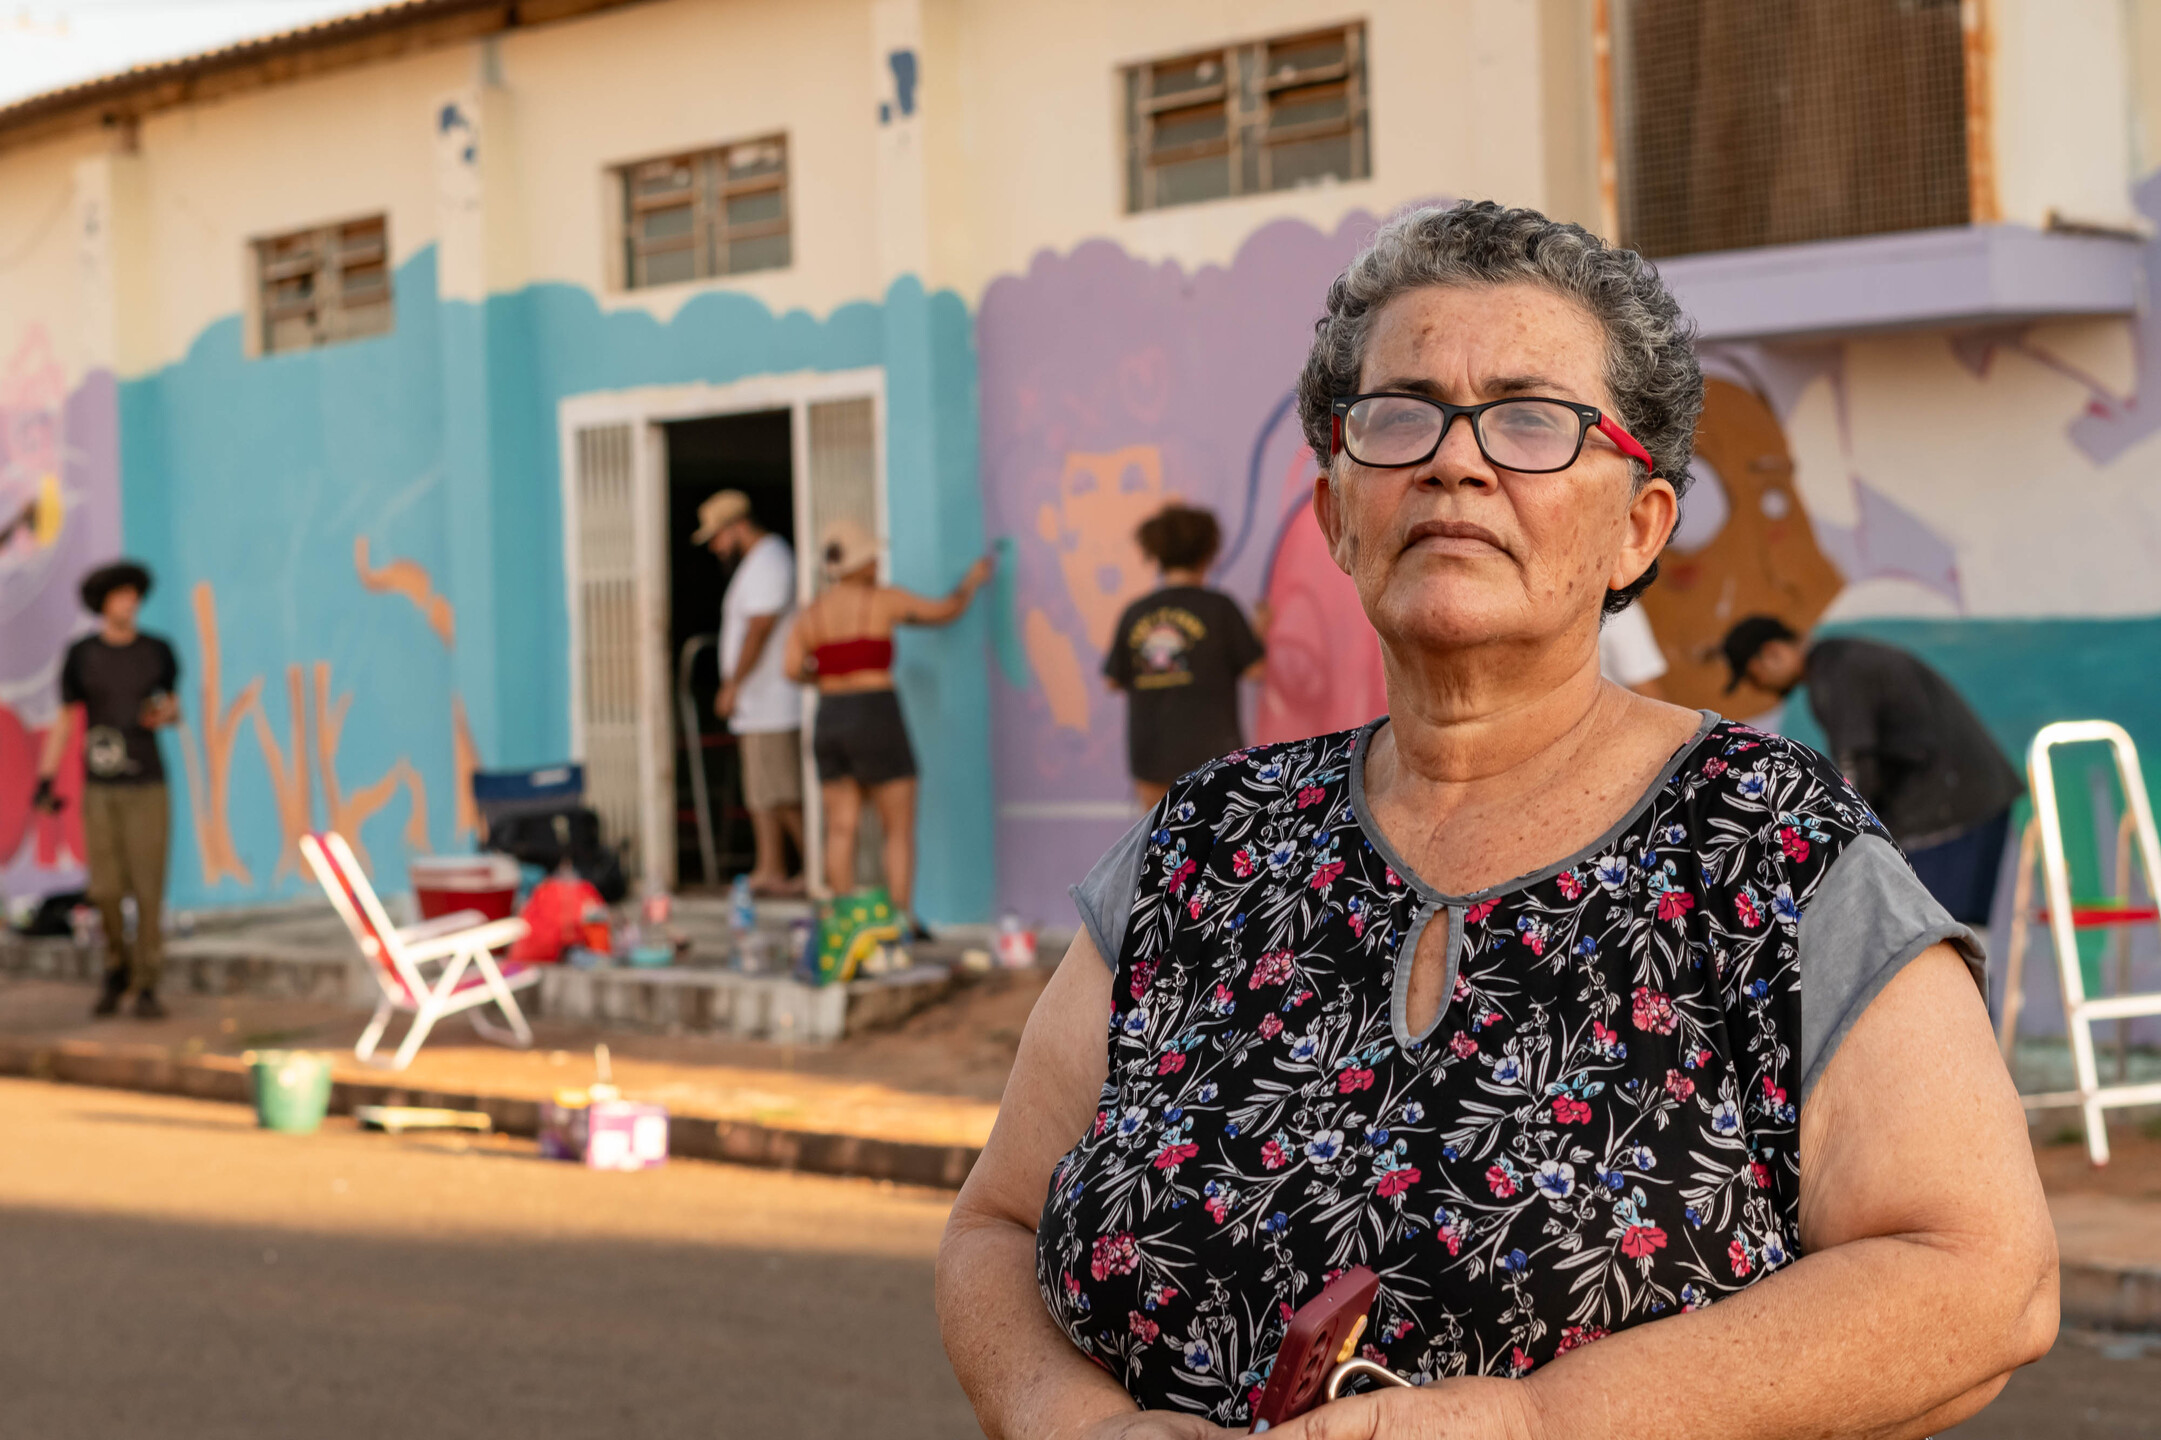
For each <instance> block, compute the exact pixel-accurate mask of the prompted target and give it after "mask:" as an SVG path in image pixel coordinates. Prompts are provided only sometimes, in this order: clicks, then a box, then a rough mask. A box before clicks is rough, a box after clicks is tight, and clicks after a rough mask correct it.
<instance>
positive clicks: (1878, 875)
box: [1800, 835, 1988, 1104]
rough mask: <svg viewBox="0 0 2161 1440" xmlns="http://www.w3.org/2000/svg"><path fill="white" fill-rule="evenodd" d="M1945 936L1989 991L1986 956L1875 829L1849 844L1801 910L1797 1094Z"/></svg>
mask: <svg viewBox="0 0 2161 1440" xmlns="http://www.w3.org/2000/svg"><path fill="white" fill-rule="evenodd" d="M1944 940H1948V941H1950V942H1951V944H1952V946H1953V947H1955V948H1956V949H1957V950H1958V951H1959V953H1960V954H1961V955H1963V956H1964V957H1965V961H1966V968H1967V969H1968V970H1970V971H1972V972H1973V979H1974V983H1975V984H1977V985H1979V986H1980V987H1981V995H1982V998H1983V999H1984V1000H1986V999H1987V997H1988V971H1987V968H1986V967H1987V963H1988V957H1987V956H1986V955H1985V954H1983V953H1982V949H1981V942H1980V940H1979V939H1977V938H1976V937H1975V935H1974V933H1973V932H1972V931H1971V930H1968V929H1967V928H1966V927H1965V926H1963V925H1961V924H1959V923H1958V922H1957V921H1956V920H1953V919H1952V918H1951V916H1950V914H1949V912H1947V911H1946V910H1945V909H1944V908H1943V906H1941V905H1939V904H1938V903H1936V897H1935V896H1933V895H1931V894H1929V893H1928V890H1927V888H1926V887H1925V886H1923V885H1922V884H1921V881H1920V878H1919V877H1918V876H1916V875H1915V874H1914V873H1913V867H1912V866H1910V865H1908V864H1907V863H1906V860H1905V857H1904V856H1902V855H1900V854H1899V853H1898V851H1897V850H1896V849H1895V848H1893V846H1892V845H1891V842H1889V841H1888V840H1885V839H1884V838H1883V837H1882V836H1880V835H1863V836H1861V837H1860V838H1859V839H1857V840H1855V841H1854V842H1853V843H1852V844H1850V845H1848V846H1847V847H1846V849H1845V851H1844V853H1842V854H1841V855H1840V856H1839V857H1838V859H1836V860H1834V861H1832V862H1831V871H1830V873H1829V874H1828V875H1825V876H1824V877H1823V882H1822V883H1821V884H1820V885H1818V886H1817V887H1816V893H1815V895H1814V896H1813V897H1812V898H1811V899H1810V900H1809V904H1808V909H1807V910H1806V911H1804V912H1803V913H1802V915H1801V938H1800V946H1801V1100H1802V1103H1803V1104H1806V1103H1807V1101H1808V1095H1809V1092H1810V1091H1811V1090H1814V1089H1815V1088H1816V1080H1817V1077H1819V1076H1821V1075H1822V1074H1823V1067H1824V1066H1826V1065H1828V1064H1830V1063H1831V1057H1832V1056H1833V1055H1835V1054H1837V1053H1838V1047H1839V1043H1840V1042H1841V1041H1843V1040H1844V1039H1845V1038H1846V1032H1847V1031H1849V1030H1851V1029H1852V1028H1853V1023H1854V1021H1856V1020H1858V1019H1860V1018H1861V1012H1862V1011H1864V1010H1866V1009H1867V1008H1868V1006H1869V1002H1870V1001H1872V1000H1874V999H1875V998H1876V996H1877V994H1878V993H1879V992H1880V991H1882V989H1883V987H1884V986H1886V985H1888V984H1890V983H1891V978H1892V977H1893V976H1895V975H1896V974H1898V972H1899V971H1901V970H1903V969H1905V968H1906V962H1907V961H1909V960H1912V959H1913V958H1914V957H1916V956H1917V955H1919V954H1920V953H1921V952H1922V951H1923V950H1926V949H1928V947H1929V946H1931V945H1934V944H1936V943H1938V942H1939V941H1944Z"/></svg>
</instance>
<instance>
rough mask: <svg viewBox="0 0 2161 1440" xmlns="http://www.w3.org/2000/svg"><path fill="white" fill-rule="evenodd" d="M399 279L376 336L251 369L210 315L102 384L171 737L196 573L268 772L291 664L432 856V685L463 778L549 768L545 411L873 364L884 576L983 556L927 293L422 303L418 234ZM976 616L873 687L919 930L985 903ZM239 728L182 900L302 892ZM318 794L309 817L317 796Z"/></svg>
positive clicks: (966, 457)
mask: <svg viewBox="0 0 2161 1440" xmlns="http://www.w3.org/2000/svg"><path fill="white" fill-rule="evenodd" d="M396 295H397V318H396V325H395V328H394V330H393V331H392V333H391V334H389V335H387V336H383V337H380V338H375V339H369V340H361V341H354V342H349V343H345V344H340V345H334V346H329V347H325V348H322V349H319V350H312V351H307V352H303V353H299V354H289V355H275V356H265V357H261V358H255V359H250V358H247V357H246V356H245V355H244V354H243V352H242V344H241V322H240V321H239V320H238V319H237V318H231V319H226V320H222V321H220V322H218V323H217V324H214V325H212V326H210V327H209V328H208V329H206V330H205V331H204V332H203V334H202V335H201V336H200V337H198V339H197V340H196V342H195V343H194V345H192V346H191V347H190V349H189V352H188V355H187V357H186V358H185V359H184V360H182V361H180V362H178V363H176V364H174V365H171V366H168V367H166V368H165V369H163V370H160V371H157V372H155V373H153V374H150V375H148V376H145V377H142V378H141V379H137V380H133V381H129V382H126V383H125V384H123V386H122V387H121V397H120V423H121V449H122V455H123V497H124V514H125V525H126V541H127V545H128V548H129V549H130V550H131V551H132V552H133V553H136V554H139V555H142V556H143V557H144V558H145V559H146V560H148V561H149V563H150V564H151V565H152V566H153V567H155V568H156V569H157V571H158V572H159V575H160V578H161V584H160V588H159V590H158V592H157V594H156V595H155V596H154V597H153V598H152V600H151V602H150V605H149V607H148V608H147V611H146V623H148V624H150V625H151V626H153V627H154V628H156V629H158V630H160V631H162V632H163V633H165V634H168V635H170V636H171V637H172V638H173V639H174V641H175V642H176V644H177V645H178V646H179V648H180V650H181V653H182V656H183V664H184V666H185V667H186V669H187V675H186V676H185V677H184V681H183V698H184V700H185V702H186V703H187V705H188V707H189V710H190V719H191V733H190V736H189V737H187V738H188V739H189V740H190V741H191V742H193V743H194V744H196V745H198V746H199V745H200V737H201V735H202V733H203V722H204V721H206V720H210V719H214V718H215V717H211V716H206V715H203V714H201V713H199V712H200V711H201V709H202V706H201V696H200V691H199V688H198V687H199V685H200V683H201V680H202V675H203V669H202V667H203V662H204V659H205V656H206V650H205V644H204V642H205V638H206V637H205V636H204V635H203V634H201V633H199V632H198V627H197V621H196V616H195V613H194V610H193V608H192V606H191V594H192V592H193V591H194V589H195V587H196V586H197V585H198V584H199V583H207V584H208V585H209V586H210V587H211V590H212V593H213V594H214V597H215V602H216V614H217V628H218V638H219V643H220V646H221V657H220V658H221V661H222V672H223V673H222V688H223V691H224V698H225V700H226V702H227V703H228V704H230V703H231V702H232V699H233V697H234V696H235V695H237V694H240V693H241V692H242V690H243V687H245V686H247V685H248V684H249V683H250V682H251V681H253V680H255V679H257V678H258V677H260V678H261V679H262V681H263V691H262V715H263V719H264V721H265V722H267V724H268V726H269V729H270V732H271V734H272V737H273V739H275V740H277V741H278V742H279V743H280V745H281V748H282V749H283V750H284V752H285V760H286V763H287V765H288V766H289V765H290V762H291V750H292V747H291V743H290V740H289V739H288V738H287V737H288V735H289V726H290V723H291V722H290V716H289V714H288V713H287V712H288V706H287V703H286V699H285V694H286V683H287V682H286V676H287V673H288V670H289V668H290V667H293V666H300V667H302V672H303V683H304V685H306V686H308V687H310V689H311V690H312V684H313V675H314V667H315V666H316V665H317V664H318V663H324V664H327V665H328V666H329V672H328V673H329V677H330V692H331V694H332V695H333V696H334V697H335V696H339V695H346V694H350V695H351V696H352V697H353V698H352V701H351V709H350V714H349V716H348V718H347V721H346V724H345V726H344V730H343V734H342V736H341V737H340V743H339V746H338V749H337V753H336V755H335V757H334V763H333V765H332V767H331V773H332V774H333V775H334V776H335V777H336V778H337V780H338V783H339V785H340V788H341V789H342V790H343V791H345V792H346V793H347V794H348V795H350V794H352V793H353V792H356V791H359V790H361V789H362V787H364V786H366V785H369V784H371V783H375V782H378V781H379V780H380V779H381V778H382V777H383V776H384V775H386V774H388V773H391V772H392V771H393V770H394V769H395V767H396V764H397V762H398V760H399V759H400V758H405V759H407V760H409V762H410V764H411V766H412V768H413V771H414V773H415V774H416V775H417V777H418V779H419V782H420V786H419V788H420V789H421V790H424V793H425V797H426V803H427V814H426V817H425V820H426V832H427V839H428V843H429V844H430V846H431V847H432V848H435V849H447V848H451V847H452V846H453V844H454V841H453V834H452V829H453V825H454V795H453V774H454V771H453V759H452V750H451V733H452V731H451V724H450V718H449V716H450V706H451V702H452V696H453V695H454V694H455V695H457V696H459V697H461V698H462V700H463V702H464V704H465V707H466V709H467V711H468V713H469V716H470V719H471V725H472V732H473V735H474V738H475V740H476V743H477V745H478V748H479V752H480V758H481V761H482V763H483V764H485V765H491V766H496V765H536V764H545V763H548V762H550V761H553V760H559V759H561V758H563V757H564V756H565V755H566V754H567V753H568V751H569V746H570V714H569V706H570V677H569V673H568V664H569V615H568V608H567V602H566V597H565V593H564V573H563V535H562V501H561V474H562V467H561V457H560V455H559V453H558V450H559V447H558V437H557V410H558V406H559V405H560V403H561V402H562V401H563V400H564V399H565V398H567V397H569V396H573V395H580V394H588V393H592V392H595V391H608V390H620V389H626V388H630V387H635V386H645V385H661V384H683V383H695V382H704V383H710V384H723V383H727V382H729V381H733V380H738V379H742V378H744V377H747V376H754V375H766V374H785V373H789V372H795V371H805V370H811V371H823V370H840V369H850V368H856V367H862V366H872V365H879V366H883V367H885V370H886V381H887V399H886V418H887V435H886V454H887V482H888V487H889V498H890V510H891V515H892V543H893V568H894V577H895V580H896V582H897V583H899V584H902V585H906V586H908V587H910V588H913V589H919V590H924V591H938V590H942V589H944V588H946V587H949V586H951V585H952V584H953V583H955V582H956V581H957V580H958V579H959V577H960V575H961V573H962V572H963V571H964V570H965V568H966V567H967V565H968V563H969V562H970V560H972V559H973V557H974V556H975V555H976V554H978V553H980V552H981V550H982V547H983V543H984V540H983V524H982V514H981V499H980V493H979V491H978V490H977V487H976V456H975V447H976V393H975V351H974V342H973V334H972V330H971V325H970V321H969V317H968V314H967V311H966V308H965V306H964V305H963V304H962V302H961V300H960V299H959V297H958V296H956V295H953V294H952V293H950V292H938V293H926V292H925V291H924V289H923V287H922V286H921V285H920V283H918V282H917V281H915V280H914V279H912V278H904V279H902V280H900V281H898V282H896V283H895V284H894V285H893V286H892V287H891V289H890V290H889V291H888V293H887V295H886V296H885V297H884V299H883V300H882V301H881V302H879V303H875V304H873V303H868V302H858V303H853V304H848V305H844V306H841V307H839V308H838V309H836V310H835V311H834V312H833V313H832V314H831V315H829V316H828V317H826V318H825V319H823V320H819V319H816V318H814V317H812V316H810V315H808V314H805V313H802V312H789V313H787V314H783V315H774V314H773V313H772V312H770V311H769V310H767V309H766V308H765V307H764V306H763V305H762V304H760V303H759V302H758V301H756V300H754V299H751V298H749V297H747V296H744V295H740V294H735V293H728V292H720V291H710V292H707V293H705V294H701V295H698V296H696V297H694V298H692V299H691V300H689V301H687V302H686V303H685V304H684V305H683V306H682V308H681V309H680V310H678V311H677V312H676V314H675V315H674V317H673V318H672V319H670V320H668V321H666V322H662V321H659V320H656V319H654V318H653V317H652V316H650V315H648V314H646V313H645V312H643V311H637V310H625V311H618V312H613V313H610V312H606V311H604V310H603V309H602V308H601V307H600V305H599V304H598V303H597V301H596V300H595V298H594V297H593V296H592V295H590V294H589V293H587V292H585V291H583V290H581V289H578V288H576V287H573V286H568V285H554V284H550V285H536V286H532V287H529V288H526V289H523V290H520V291H517V292H513V293H510V294H505V295H498V296H492V297H490V298H489V299H488V300H487V301H486V302H485V304H483V305H478V306H476V305H471V304H466V303H463V302H449V303H442V302H438V301H437V299H436V279H435V254H434V251H433V249H432V248H431V249H428V250H424V251H422V252H420V253H419V254H417V255H416V256H414V257H412V258H411V259H409V260H408V261H407V262H406V263H405V264H403V265H402V266H400V267H399V269H398V272H397V276H396ZM359 538H364V539H365V540H366V541H367V544H368V558H369V561H370V563H371V565H372V566H374V567H376V568H378V569H380V567H383V566H384V565H386V564H387V563H389V562H391V561H393V560H405V561H410V562H413V563H414V564H416V565H417V566H419V567H420V568H421V569H422V570H424V571H425V572H426V574H427V576H428V577H429V578H430V580H431V582H432V585H433V586H434V588H435V590H436V592H438V593H439V594H440V595H441V596H442V597H443V598H444V599H445V600H447V601H448V602H449V603H450V605H451V606H452V607H453V608H454V610H455V614H456V638H455V644H454V645H448V646H446V645H445V644H444V643H443V641H442V640H441V639H440V638H439V636H438V634H437V633H436V631H435V629H433V628H431V626H430V624H429V623H428V618H427V615H426V613H425V612H424V609H423V607H422V606H421V605H419V604H415V603H412V602H411V601H410V600H408V599H407V598H405V597H404V596H403V595H402V594H400V593H385V592H382V591H381V590H379V589H377V590H371V589H370V588H368V587H365V586H363V584H362V583H361V577H360V574H359V571H358V568H357V566H356V557H355V553H354V544H355V540H356V539H359ZM980 610H981V607H978V613H975V614H971V615H970V616H968V617H967V618H965V619H964V620H963V621H962V622H961V623H960V624H958V625H955V626H954V627H952V628H951V629H949V630H946V631H941V632H935V633H924V634H910V635H907V636H906V637H905V638H904V640H903V642H902V646H901V660H900V665H899V673H898V677H897V678H898V682H899V685H900V688H901V693H902V700H903V704H904V706H905V708H906V710H907V713H908V716H909V720H910V728H911V730H912V731H913V733H914V736H915V739H916V744H917V748H918V751H919V754H920V758H921V765H922V771H923V782H924V783H923V787H922V796H923V798H922V809H921V816H922V834H923V835H924V836H925V837H926V843H925V845H924V846H923V855H922V863H921V869H920V879H919V884H918V889H919V895H920V905H921V908H922V909H923V911H924V913H925V914H926V915H927V916H928V917H930V918H931V919H933V920H962V919H980V918H982V917H984V916H985V915H987V914H988V912H989V910H990V907H991V904H992V894H993V874H992V856H991V827H990V816H991V796H990V775H989V772H988V767H987V766H986V765H985V764H984V763H983V758H982V757H983V756H984V755H986V754H987V753H988V751H989V746H990V737H989V696H988V680H987V674H986V643H987V637H988V630H987V625H986V621H985V618H984V616H983V615H982V614H981V613H980ZM310 704H311V705H312V694H311V698H310ZM313 718H314V717H313V715H312V714H311V715H310V716H309V720H310V725H311V733H310V737H309V738H310V743H311V745H312V743H313V741H314V734H313V730H312V724H313ZM257 723H258V722H257V721H256V719H255V718H254V717H253V716H252V715H250V716H248V717H247V718H246V720H245V723H243V724H242V725H241V726H240V733H239V735H238V738H237V740H236V742H235V743H234V744H233V746H232V748H231V760H230V778H229V785H228V802H227V808H228V813H229V817H230V832H231V835H232V841H233V849H234V851H235V853H236V854H237V856H238V858H239V860H240V861H241V863H242V864H243V865H244V866H245V868H246V870H247V871H248V874H249V876H250V880H249V883H247V884H242V883H240V882H239V881H237V880H235V879H231V878H218V879H216V880H215V881H214V882H213V881H211V880H209V879H206V876H205V866H204V863H203V862H204V850H203V847H202V845H201V843H200V841H199V837H198V835H197V833H196V829H195V827H193V826H191V825H190V823H189V821H188V819H187V818H186V817H187V816H188V815H189V814H190V809H189V806H188V804H187V803H183V801H196V800H203V799H207V798H208V797H207V796H204V795H200V794H197V793H196V790H197V788H200V786H199V784H198V785H197V786H196V788H191V781H190V780H189V779H187V778H183V779H182V780H181V792H180V793H178V794H176V797H175V799H176V816H175V831H176V834H175V855H174V860H175V864H174V870H173V874H174V877H175V878H174V902H175V904H177V905H180V906H199V905H208V904H232V903H240V902H245V901H253V900H261V899H265V898H271V897H274V896H278V895H285V894H290V893H294V892H296V891H297V890H298V889H300V888H301V887H300V882H299V879H298V877H297V876H296V875H295V874H294V873H293V872H292V870H291V869H290V867H288V868H287V870H286V871H285V873H284V874H283V876H282V877H280V878H278V879H275V880H273V879H272V876H273V872H275V871H276V870H277V869H278V861H279V854H280V848H281V845H282V844H283V839H284V837H283V833H282V831H281V828H280V824H279V819H278V809H277V802H276V797H275V794H274V787H273V784H272V781H271V778H270V774H271V769H272V766H271V765H270V764H269V763H266V759H265V752H264V751H263V749H262V747H261V745H260V744H259V742H258V739H257V735H256V729H257ZM206 759H207V756H206V755H204V754H202V753H201V752H200V751H199V752H198V755H197V756H196V757H195V763H194V768H195V769H197V770H204V769H206V766H205V765H204V763H203V762H204V760H206ZM312 760H313V757H312V756H311V757H310V761H311V763H312ZM174 769H175V774H176V777H177V776H180V775H181V772H182V767H181V766H179V765H178V764H176V765H175V767H174ZM414 791H415V787H414V786H412V785H410V784H408V785H405V786H403V787H402V788H401V790H400V793H398V794H397V795H396V796H395V797H394V798H392V799H389V800H387V801H386V802H385V803H384V804H383V807H382V808H381V809H380V810H378V811H377V812H376V813H375V815H374V816H373V818H372V819H370V820H368V821H367V822H366V823H365V825H364V826H363V827H362V835H363V839H364V841H365V842H366V844H367V846H368V848H369V850H370V851H371V852H372V854H373V856H374V858H375V861H376V864H377V868H378V871H379V873H381V872H384V870H385V867H386V866H387V867H388V873H389V874H391V875H395V874H397V873H399V872H400V871H401V870H402V864H403V858H404V855H405V853H406V846H405V845H404V843H403V841H402V839H401V836H402V835H403V833H404V831H405V829H406V827H407V825H408V824H409V823H410V822H411V818H412V806H413V795H414ZM314 798H315V802H316V805H315V810H314V818H315V823H318V824H320V823H322V822H323V820H324V819H325V818H326V812H325V811H324V809H323V806H322V801H323V796H322V793H321V791H320V789H319V788H318V789H317V791H316V793H315V797H314Z"/></svg>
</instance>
